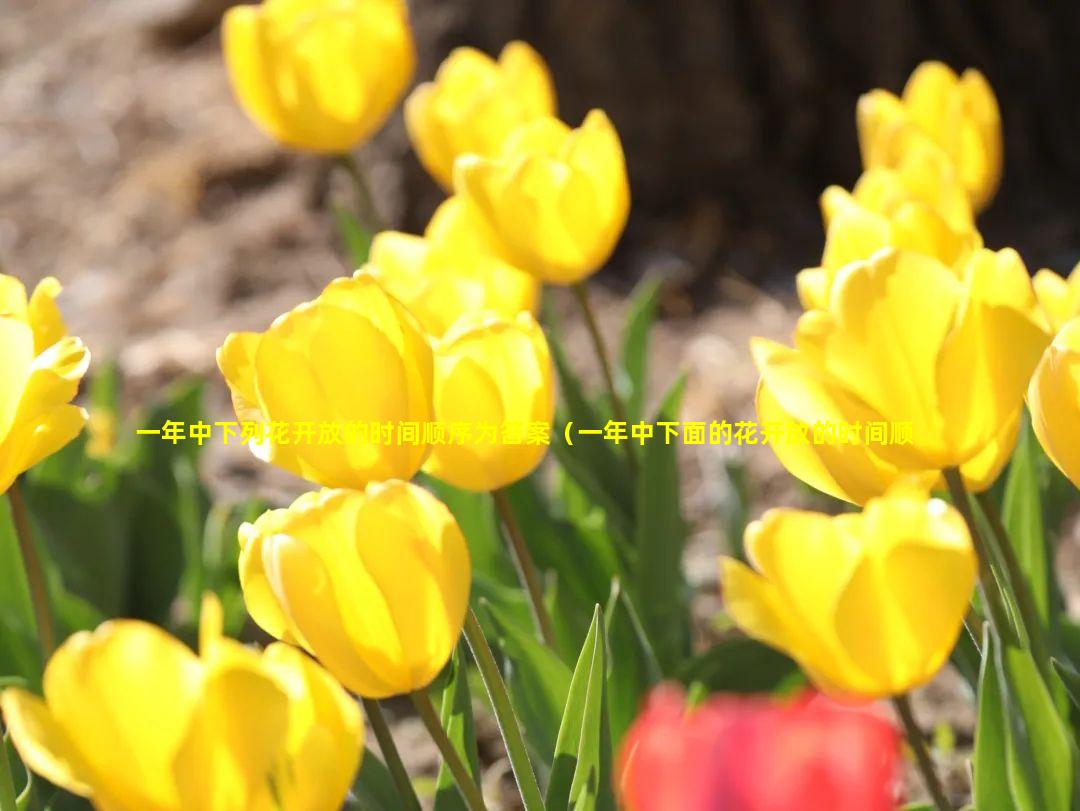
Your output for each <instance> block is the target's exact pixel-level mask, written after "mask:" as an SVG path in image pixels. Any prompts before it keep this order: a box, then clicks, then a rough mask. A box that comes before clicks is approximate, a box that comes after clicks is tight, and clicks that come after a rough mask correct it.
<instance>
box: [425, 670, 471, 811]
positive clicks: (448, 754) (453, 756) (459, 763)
mask: <svg viewBox="0 0 1080 811" xmlns="http://www.w3.org/2000/svg"><path fill="white" fill-rule="evenodd" d="M409 698H411V699H412V703H413V706H414V707H416V712H417V713H418V714H419V715H420V720H421V721H423V722H424V726H426V727H427V730H428V733H430V735H431V739H432V740H433V741H435V745H436V746H437V747H439V752H441V753H442V757H443V762H444V763H445V764H446V767H447V768H448V769H449V770H450V773H451V774H452V775H453V776H454V780H455V782H457V785H458V789H459V790H460V791H461V796H462V798H463V799H464V800H465V805H467V806H468V807H469V811H487V806H485V805H484V795H483V794H482V793H481V791H480V787H479V786H478V785H476V781H475V780H473V777H472V775H471V774H469V769H468V767H467V766H466V765H465V761H463V760H462V759H461V755H459V754H458V751H457V749H455V748H454V744H453V743H451V742H450V737H449V736H448V735H447V734H446V730H445V729H443V725H442V722H441V721H440V720H439V714H438V713H437V712H435V705H434V704H432V703H431V696H429V695H428V693H427V690H417V691H416V692H415V693H409Z"/></svg>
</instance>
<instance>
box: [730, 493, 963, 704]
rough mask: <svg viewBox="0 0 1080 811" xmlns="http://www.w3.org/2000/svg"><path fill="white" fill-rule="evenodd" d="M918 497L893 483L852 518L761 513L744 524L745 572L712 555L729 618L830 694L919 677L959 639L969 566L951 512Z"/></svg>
mask: <svg viewBox="0 0 1080 811" xmlns="http://www.w3.org/2000/svg"><path fill="white" fill-rule="evenodd" d="M927 494H928V490H927V489H926V488H925V487H923V486H920V485H918V484H917V483H915V482H912V481H907V480H901V481H900V482H898V483H896V484H894V485H893V486H892V487H891V488H890V489H889V491H888V492H887V493H886V494H885V495H884V496H883V497H882V498H879V499H871V500H870V501H869V502H867V504H866V507H865V508H864V509H863V511H862V512H861V513H857V514H856V513H846V514H843V515H838V516H828V515H823V514H821V513H814V512H804V511H802V510H790V509H778V510H769V511H768V512H766V513H765V515H764V517H763V518H762V519H761V520H760V521H755V522H753V523H752V524H751V525H750V526H749V527H747V530H746V539H745V541H746V551H747V557H748V558H749V560H750V562H751V564H752V566H753V568H750V567H748V566H746V565H745V564H743V563H740V562H739V561H736V560H734V559H732V558H723V559H722V560H721V582H722V587H723V594H724V603H725V605H726V607H727V611H728V613H729V614H730V616H731V617H732V619H733V620H734V621H735V624H736V625H738V626H739V627H740V628H742V629H743V631H745V632H746V633H747V634H749V635H750V636H752V637H754V638H756V639H759V640H760V641H762V642H764V643H766V644H768V645H771V646H772V647H775V648H779V649H780V650H782V651H784V652H786V653H787V654H788V655H789V656H791V657H792V658H793V659H795V660H796V661H797V662H798V663H799V665H800V666H801V667H802V669H803V670H804V671H805V672H806V674H807V676H809V677H810V679H811V680H812V681H813V682H814V683H815V684H816V685H817V686H818V687H819V688H820V689H822V690H824V691H825V692H827V693H830V694H833V695H843V696H859V697H864V698H879V697H884V696H895V695H900V694H902V693H906V692H907V691H909V690H911V689H913V688H915V687H918V686H920V685H922V684H925V683H926V682H927V681H929V680H930V679H931V678H933V676H934V674H936V673H937V671H938V670H939V669H941V666H942V665H943V664H944V663H945V662H946V660H947V659H948V657H949V653H950V652H951V651H952V648H953V645H954V644H955V643H956V639H957V636H958V635H959V633H960V628H961V626H962V625H963V621H964V615H965V613H966V612H967V609H968V604H969V601H970V600H971V595H972V592H973V590H974V588H975V577H976V569H977V560H976V556H975V550H974V548H973V546H972V542H971V536H970V535H969V534H968V529H967V526H966V525H965V523H964V520H963V518H962V517H961V515H960V513H959V512H958V511H957V510H955V509H954V508H953V507H952V506H950V505H948V504H946V503H945V502H943V501H939V500H937V499H931V498H928V495H927Z"/></svg>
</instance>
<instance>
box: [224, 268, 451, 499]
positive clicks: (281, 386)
mask: <svg viewBox="0 0 1080 811" xmlns="http://www.w3.org/2000/svg"><path fill="white" fill-rule="evenodd" d="M217 361H218V367H219V368H220V369H221V373H222V374H223V375H224V376H225V380H226V382H227V383H228V384H229V389H230V390H231V392H232V400H233V406H234V408H235V410H236V416H237V419H238V420H241V421H243V422H252V423H256V424H258V425H262V426H265V427H267V428H268V429H270V428H272V427H273V426H274V425H276V424H280V425H283V426H285V428H287V429H288V430H287V431H283V432H282V434H281V435H278V434H277V432H275V431H273V430H268V431H267V433H266V435H265V436H263V437H262V438H261V439H260V440H259V441H253V442H251V443H249V444H250V447H251V450H252V452H253V453H254V454H255V456H256V457H257V458H259V459H260V460H262V461H264V462H270V463H272V464H275V465H278V466H279V467H282V468H284V469H285V470H288V471H290V472H292V473H295V474H296V475H298V476H301V477H303V478H305V479H308V480H309V481H313V482H316V483H318V484H322V485H326V486H339V487H363V486H364V485H365V484H366V483H367V482H369V481H379V480H383V479H390V478H398V477H399V478H411V477H412V475H413V474H414V473H416V471H417V470H419V469H420V465H421V464H422V463H423V461H424V458H425V457H426V456H427V446H426V445H424V444H423V443H421V442H417V443H408V442H396V441H394V442H385V441H383V439H382V437H381V436H371V435H367V436H358V437H357V438H356V440H355V441H349V442H344V441H342V440H341V438H340V437H339V438H338V440H337V441H329V440H328V441H321V440H320V438H319V436H317V435H315V433H314V428H313V432H312V434H311V435H306V434H305V435H299V436H294V435H293V434H294V433H295V430H294V429H295V428H296V427H297V426H301V425H308V426H319V425H329V426H333V425H336V426H338V427H339V428H340V427H342V425H343V424H348V423H353V422H355V423H358V424H365V425H370V424H372V423H380V424H385V423H398V422H417V423H424V422H427V421H428V420H430V418H431V391H432V357H431V347H430V345H429V344H428V341H427V338H426V336H425V335H424V333H423V331H422V330H421V328H420V326H419V325H418V324H417V323H416V320H415V319H414V318H413V317H412V315H411V314H410V313H409V312H408V311H407V310H406V309H405V307H404V306H402V304H401V303H400V302H398V301H397V300H396V299H395V298H393V297H392V296H390V295H388V294H387V293H386V292H385V291H384V290H383V289H382V287H380V286H379V284H378V282H377V281H376V280H375V278H374V277H373V276H371V274H369V273H364V272H358V273H357V274H356V275H355V276H353V277H352V278H342V279H335V280H334V281H332V282H331V283H330V284H329V285H327V287H326V289H325V290H324V291H323V292H322V293H321V294H320V295H319V297H318V298H317V299H315V300H314V301H310V302H307V303H304V304H301V305H300V306H299V307H296V308H295V309H294V310H292V311H291V312H288V313H286V314H284V315H282V316H280V317H278V318H277V319H276V320H275V321H274V323H273V324H271V325H270V329H268V330H267V331H266V332H263V333H256V332H239V333H232V334H231V335H229V336H228V337H227V338H226V339H225V343H224V344H223V345H222V346H221V348H219V349H218V353H217Z"/></svg>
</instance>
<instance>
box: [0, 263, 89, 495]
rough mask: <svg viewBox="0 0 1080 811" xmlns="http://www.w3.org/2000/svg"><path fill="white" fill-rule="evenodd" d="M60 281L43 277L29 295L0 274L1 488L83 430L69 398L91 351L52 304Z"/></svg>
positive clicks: (77, 410) (16, 282)
mask: <svg viewBox="0 0 1080 811" xmlns="http://www.w3.org/2000/svg"><path fill="white" fill-rule="evenodd" d="M59 293H60V283H59V282H58V281H56V279H53V278H51V277H50V278H47V279H44V280H43V281H42V282H41V283H40V284H38V285H37V287H36V288H34V292H33V293H32V294H31V296H30V297H29V299H27V296H26V288H25V287H23V284H22V282H20V281H19V280H18V279H16V278H15V277H14V276H6V275H4V274H0V333H2V340H0V347H2V349H0V362H2V364H3V373H2V375H0V377H2V378H3V382H4V386H3V390H2V391H0V492H6V491H7V489H8V488H9V487H11V484H12V482H14V481H15V478H16V477H17V476H18V475H19V474H20V473H22V472H24V471H26V470H28V469H29V468H31V467H33V466H34V465H36V464H37V463H38V462H40V461H41V460H42V459H44V458H45V457H46V456H49V455H51V454H53V453H56V451H58V450H60V449H61V448H62V447H64V445H66V444H67V443H68V442H70V441H71V440H73V439H74V438H75V437H76V436H78V435H79V432H80V431H82V429H83V426H84V425H85V424H86V419H87V416H86V412H85V411H84V410H83V409H82V408H79V407H78V406H75V405H72V404H71V401H72V399H74V397H75V394H76V393H77V392H78V388H79V381H80V380H82V377H83V375H84V374H86V369H87V367H88V366H89V365H90V353H89V351H88V350H87V349H86V347H85V346H84V345H83V342H82V341H81V340H79V339H78V338H75V337H73V336H70V335H68V334H67V327H66V326H65V324H64V321H63V319H62V318H61V317H60V311H59V310H58V309H57V307H56V297H57V295H59Z"/></svg>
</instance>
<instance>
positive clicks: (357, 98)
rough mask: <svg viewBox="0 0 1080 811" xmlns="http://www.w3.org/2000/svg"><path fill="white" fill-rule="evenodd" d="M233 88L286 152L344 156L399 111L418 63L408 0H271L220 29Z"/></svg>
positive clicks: (241, 9) (239, 10) (232, 15)
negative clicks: (298, 0) (286, 148)
mask: <svg viewBox="0 0 1080 811" xmlns="http://www.w3.org/2000/svg"><path fill="white" fill-rule="evenodd" d="M221 33H222V46H223V48H224V51H225V63H226V65H227V67H228V70H229V77H230V79H231V80H232V86H233V92H234V93H235V94H236V98H237V100H238V101H239V102H240V106H241V107H242V108H243V109H244V112H245V113H247V115H248V117H249V118H251V120H252V121H254V122H255V124H256V125H257V126H258V127H259V128H260V129H262V130H263V131H265V132H266V133H267V134H269V135H270V136H272V137H273V138H275V139H277V140H278V141H280V142H281V143H283V144H285V145H286V146H290V147H295V148H298V149H307V150H311V151H313V152H323V153H344V152H349V151H350V150H352V149H354V148H356V147H357V146H359V145H360V144H361V143H363V142H364V141H366V140H367V139H368V138H370V137H371V135H372V134H373V133H374V132H375V131H376V130H378V129H379V127H381V126H382V125H383V122H384V121H386V118H387V116H388V115H389V114H390V112H391V111H392V110H393V109H394V107H395V106H396V105H397V103H398V100H399V99H400V98H401V95H402V93H403V92H404V91H405V88H406V86H407V85H408V83H409V80H410V79H411V78H412V74H413V69H414V67H415V63H416V54H415V52H414V47H413V40H412V31H411V30H410V29H409V19H408V11H407V9H406V7H405V2H404V0H310V1H309V2H295V0H265V1H264V2H263V3H262V4H261V5H257V6H254V5H243V6H234V7H233V8H231V9H229V10H228V11H227V12H226V13H225V17H224V20H223V21H222V27H221Z"/></svg>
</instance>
